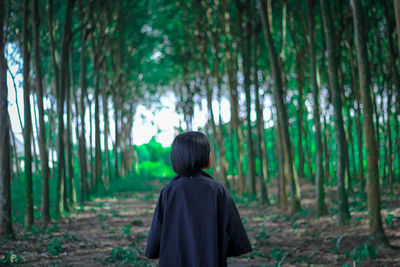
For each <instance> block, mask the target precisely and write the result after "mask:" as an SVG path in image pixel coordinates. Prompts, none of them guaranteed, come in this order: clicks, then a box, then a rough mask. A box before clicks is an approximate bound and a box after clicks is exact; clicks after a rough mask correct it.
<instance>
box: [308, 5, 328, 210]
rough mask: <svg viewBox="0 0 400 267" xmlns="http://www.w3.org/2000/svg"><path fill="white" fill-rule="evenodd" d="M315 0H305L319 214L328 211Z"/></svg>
mask: <svg viewBox="0 0 400 267" xmlns="http://www.w3.org/2000/svg"><path fill="white" fill-rule="evenodd" d="M314 6H315V0H307V22H308V39H309V51H310V76H311V87H312V95H313V117H314V128H315V147H316V148H315V168H316V170H315V184H316V186H315V188H316V194H315V196H316V202H317V214H318V215H319V216H322V215H325V214H327V213H328V210H327V208H326V204H325V190H324V170H323V167H322V150H323V149H322V138H321V121H320V110H319V107H320V105H319V92H318V84H317V72H316V71H317V68H316V65H317V62H316V47H315V19H314Z"/></svg>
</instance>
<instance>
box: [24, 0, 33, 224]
mask: <svg viewBox="0 0 400 267" xmlns="http://www.w3.org/2000/svg"><path fill="white" fill-rule="evenodd" d="M23 12H24V16H23V26H22V35H23V44H22V46H23V50H22V56H23V60H24V70H23V76H24V82H23V87H24V148H25V149H24V150H25V171H24V172H25V227H27V228H28V229H29V228H30V227H31V226H32V224H33V219H34V218H33V192H32V151H31V149H32V148H31V144H32V141H31V138H32V133H31V132H32V121H31V105H30V100H29V97H30V84H29V72H30V53H29V48H28V46H29V35H28V18H29V15H28V13H29V0H24V11H23Z"/></svg>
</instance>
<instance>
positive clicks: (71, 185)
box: [66, 59, 76, 205]
mask: <svg viewBox="0 0 400 267" xmlns="http://www.w3.org/2000/svg"><path fill="white" fill-rule="evenodd" d="M70 63H71V60H70V59H68V68H70ZM72 72H73V69H71V75H72ZM71 80H72V77H70V76H68V77H67V136H66V137H67V138H66V139H67V142H66V144H67V170H68V176H66V177H68V180H67V182H68V190H67V192H68V194H67V200H68V203H69V204H71V205H75V203H76V191H75V174H74V165H73V160H72V159H73V157H74V155H73V153H72V146H73V143H72V102H71V95H72V94H73V92H71V90H73V89H74V88H73V86H71Z"/></svg>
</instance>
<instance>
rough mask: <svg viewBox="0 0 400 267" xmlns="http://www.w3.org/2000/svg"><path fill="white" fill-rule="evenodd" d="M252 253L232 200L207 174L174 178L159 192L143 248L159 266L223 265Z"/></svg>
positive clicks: (211, 266)
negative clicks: (144, 247)
mask: <svg viewBox="0 0 400 267" xmlns="http://www.w3.org/2000/svg"><path fill="white" fill-rule="evenodd" d="M251 250H252V249H251V245H250V242H249V239H248V237H247V234H246V231H245V229H244V227H243V224H242V221H241V219H240V216H239V213H238V211H237V209H236V206H235V203H234V202H233V199H232V197H231V195H230V194H229V192H228V190H226V189H225V187H224V186H222V185H221V184H220V183H218V182H217V181H215V180H214V179H213V178H212V177H211V176H210V175H208V174H207V173H205V172H203V171H201V172H199V173H198V174H196V175H193V176H192V177H185V176H176V177H175V178H174V179H173V180H172V181H171V182H170V183H169V184H168V185H167V186H166V187H164V188H163V189H162V190H161V193H160V197H159V199H158V202H157V205H156V210H155V212H154V217H153V222H152V224H151V228H150V233H149V237H148V240H147V249H146V256H147V257H148V258H150V259H156V258H160V260H159V266H160V267H180V266H182V267H203V266H204V267H214V266H215V267H217V266H227V263H226V258H227V257H230V256H239V255H241V254H244V253H247V252H249V251H251Z"/></svg>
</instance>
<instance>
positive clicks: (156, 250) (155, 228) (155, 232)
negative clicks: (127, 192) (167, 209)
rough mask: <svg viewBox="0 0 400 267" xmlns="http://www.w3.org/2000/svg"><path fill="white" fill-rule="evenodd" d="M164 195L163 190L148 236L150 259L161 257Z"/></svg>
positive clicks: (148, 254)
mask: <svg viewBox="0 0 400 267" xmlns="http://www.w3.org/2000/svg"><path fill="white" fill-rule="evenodd" d="M162 195H163V191H161V193H160V196H159V198H158V201H157V205H156V210H155V211H154V216H153V221H152V223H151V227H150V232H149V237H148V238H147V247H146V257H147V258H149V259H157V258H159V257H160V241H161V228H162V222H163V210H162Z"/></svg>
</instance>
